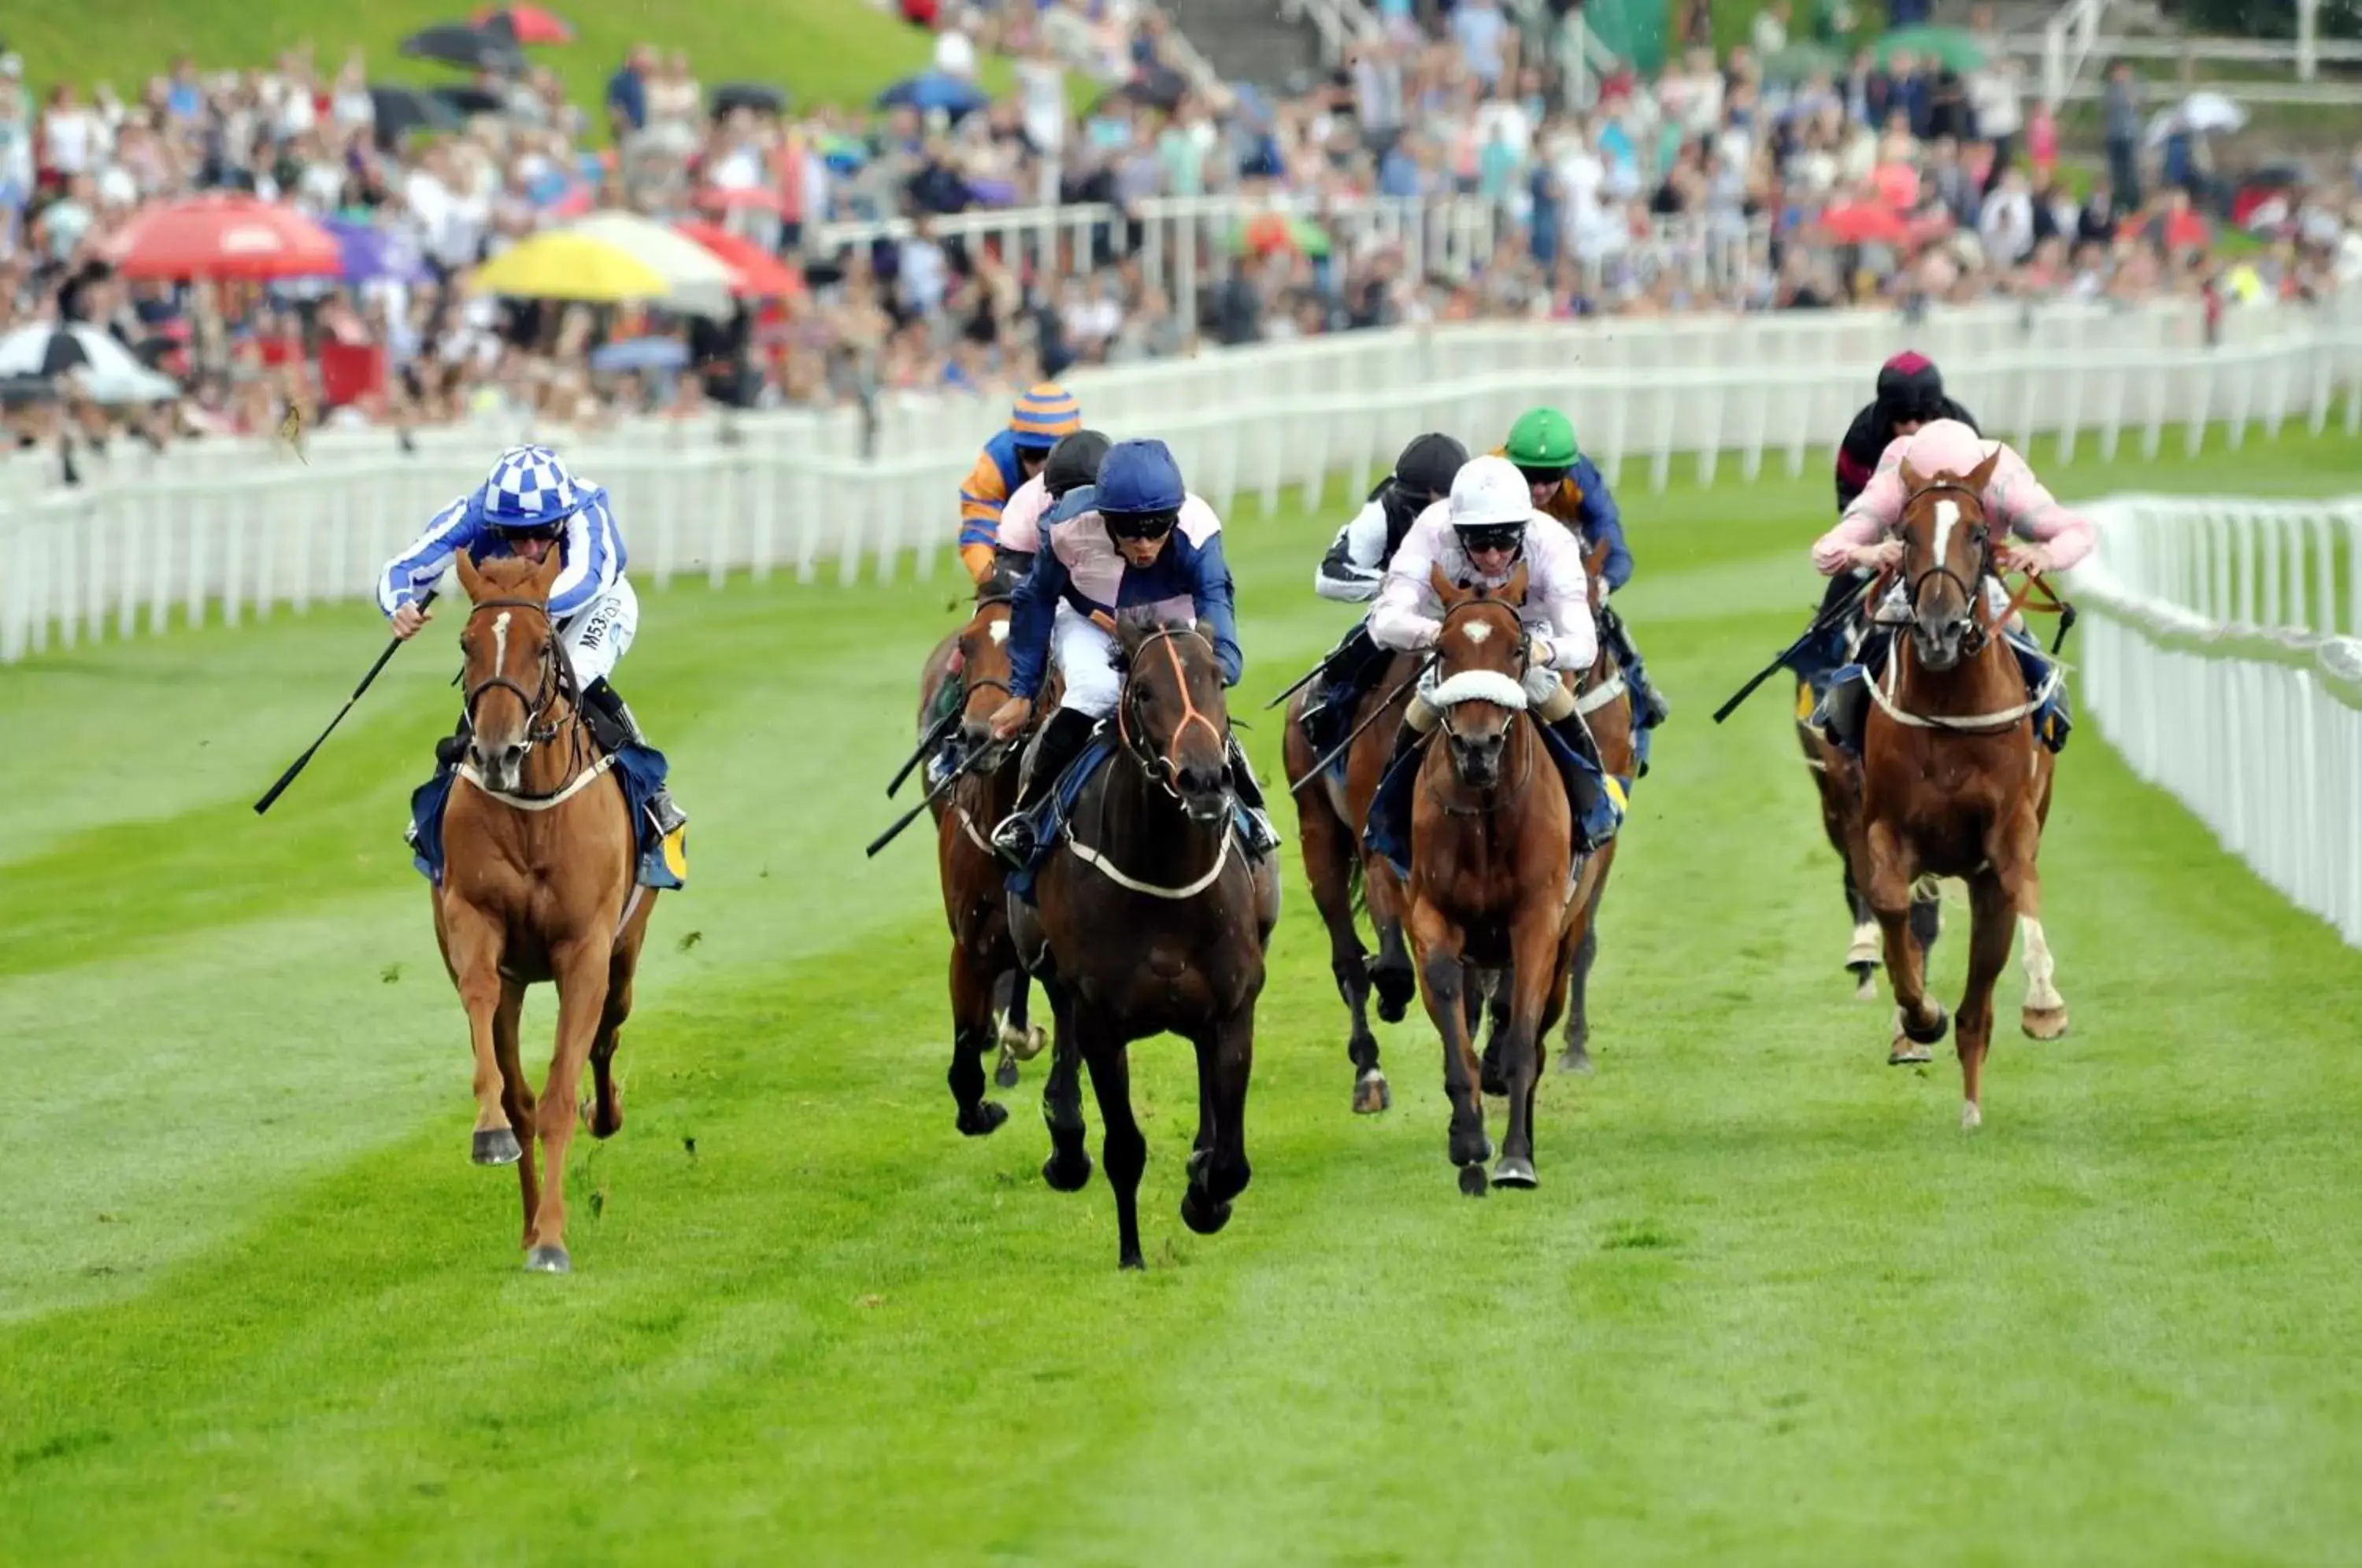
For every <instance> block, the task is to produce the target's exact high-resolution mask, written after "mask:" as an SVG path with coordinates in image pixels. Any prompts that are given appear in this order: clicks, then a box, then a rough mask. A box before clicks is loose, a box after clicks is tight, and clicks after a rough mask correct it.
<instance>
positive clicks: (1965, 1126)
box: [1960, 1099, 1985, 1132]
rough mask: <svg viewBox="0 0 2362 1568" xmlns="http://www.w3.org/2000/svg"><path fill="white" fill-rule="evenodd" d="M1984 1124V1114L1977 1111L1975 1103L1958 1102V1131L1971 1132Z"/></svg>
mask: <svg viewBox="0 0 2362 1568" xmlns="http://www.w3.org/2000/svg"><path fill="white" fill-rule="evenodd" d="M1984 1124H1985V1113H1984V1112H1983V1111H1981V1110H1978V1109H1977V1102H1976V1101H1975V1100H1973V1099H1964V1100H1962V1101H1961V1102H1960V1131H1961V1132H1975V1131H1976V1130H1977V1129H1978V1128H1980V1127H1981V1126H1983V1125H1984Z"/></svg>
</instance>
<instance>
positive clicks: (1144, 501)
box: [992, 441, 1279, 865]
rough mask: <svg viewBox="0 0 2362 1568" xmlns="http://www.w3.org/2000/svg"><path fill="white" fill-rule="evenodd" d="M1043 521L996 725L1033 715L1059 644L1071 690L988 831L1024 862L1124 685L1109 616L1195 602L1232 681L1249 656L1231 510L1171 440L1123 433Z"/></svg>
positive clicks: (1236, 785)
mask: <svg viewBox="0 0 2362 1568" xmlns="http://www.w3.org/2000/svg"><path fill="white" fill-rule="evenodd" d="M1042 526H1043V537H1042V546H1043V547H1042V549H1041V550H1040V551H1039V553H1037V554H1036V555H1035V556H1034V558H1033V570H1032V574H1031V575H1030V576H1028V577H1027V578H1026V580H1025V581H1024V582H1023V583H1022V584H1021V585H1020V586H1019V588H1018V590H1017V598H1016V602H1015V603H1014V605H1013V606H1012V607H1011V609H1010V632H1009V668H1010V682H1009V683H1010V688H1011V690H1012V691H1013V692H1014V695H1012V696H1011V697H1010V699H1009V701H1006V702H1004V703H1002V704H1001V706H1000V710H999V712H996V713H994V714H993V716H992V732H993V734H995V735H996V736H999V738H1001V739H1004V740H1005V739H1007V738H1008V737H1009V736H1010V735H1013V734H1017V733H1018V731H1020V730H1021V729H1022V728H1023V727H1024V726H1025V723H1026V722H1027V721H1028V720H1029V719H1031V718H1032V712H1033V699H1034V698H1035V697H1036V696H1037V695H1038V694H1039V693H1040V692H1041V690H1042V685H1043V678H1044V677H1045V676H1046V674H1047V673H1048V668H1049V658H1050V657H1051V654H1052V652H1053V650H1055V654H1056V657H1057V660H1058V668H1059V670H1060V672H1061V673H1062V674H1064V675H1065V697H1064V699H1063V700H1062V701H1061V702H1060V703H1059V706H1058V711H1057V712H1054V713H1053V714H1051V716H1050V722H1049V723H1047V724H1045V725H1043V729H1042V734H1041V735H1040V737H1039V738H1038V739H1036V740H1035V741H1034V743H1033V755H1032V757H1031V758H1030V759H1029V760H1028V762H1027V766H1026V772H1025V778H1024V779H1023V781H1022V782H1021V785H1020V787H1019V790H1018V799H1017V804H1016V807H1015V809H1014V810H1012V811H1011V812H1010V814H1009V816H1008V818H1007V819H1006V820H1004V821H1003V822H1002V823H1000V825H999V827H997V828H995V829H994V830H993V834H992V843H993V847H995V848H996V849H998V850H999V851H1000V853H1001V854H1002V855H1003V856H1006V857H1007V858H1008V859H1009V860H1010V862H1011V863H1012V864H1015V865H1023V864H1025V863H1026V862H1028V861H1030V860H1031V859H1032V857H1033V854H1034V852H1035V850H1036V848H1037V845H1038V838H1037V834H1038V832H1039V826H1038V824H1037V823H1035V822H1034V821H1033V816H1034V813H1035V812H1036V810H1037V808H1039V807H1040V806H1041V805H1042V804H1043V802H1044V801H1049V800H1051V799H1052V798H1054V795H1055V792H1056V785H1057V782H1058V779H1059V778H1060V776H1061V775H1063V774H1064V773H1065V771H1066V768H1067V767H1068V765H1069V764H1071V763H1072V762H1074V760H1075V759H1076V757H1077V756H1080V755H1081V753H1082V750H1083V748H1084V746H1085V745H1087V744H1088V742H1089V740H1090V737H1091V733H1092V731H1093V729H1094V728H1095V727H1096V726H1097V725H1098V722H1099V721H1100V720H1102V719H1104V718H1106V717H1107V716H1108V715H1109V714H1110V713H1112V712H1115V709H1116V704H1117V702H1118V701H1120V700H1121V698H1122V695H1123V681H1122V679H1121V678H1120V676H1118V675H1117V674H1116V670H1115V662H1114V655H1115V646H1116V644H1115V638H1114V637H1113V636H1111V635H1109V633H1108V631H1107V629H1106V628H1105V627H1104V626H1102V625H1101V624H1099V622H1100V619H1101V618H1109V619H1111V618H1113V617H1116V616H1120V615H1126V614H1131V615H1145V616H1149V617H1153V618H1163V617H1170V616H1177V615H1179V614H1181V613H1185V612H1186V613H1189V614H1191V615H1194V616H1195V617H1196V619H1197V621H1198V629H1199V630H1200V631H1202V632H1204V633H1205V634H1206V635H1207V637H1208V638H1209V640H1210V641H1211V642H1212V643H1213V645H1214V651H1215V654H1216V656H1217V657H1219V658H1220V662H1221V667H1222V684H1223V685H1224V686H1235V685H1237V684H1238V679H1239V675H1240V673H1241V671H1242V668H1244V664H1245V658H1244V656H1243V655H1242V654H1241V653H1240V651H1239V635H1238V624H1237V616H1236V613H1235V611H1234V610H1233V607H1232V603H1231V599H1232V589H1231V569H1230V567H1229V565H1228V564H1227V563H1225V562H1224V560H1223V559H1222V525H1221V520H1220V518H1218V517H1216V516H1215V515H1214V509H1213V508H1212V507H1210V506H1209V505H1207V504H1206V502H1204V501H1203V500H1201V499H1200V498H1198V496H1196V495H1193V494H1191V493H1189V491H1187V489H1186V488H1185V487H1184V486H1183V484H1182V482H1181V469H1180V466H1179V465H1178V464H1176V463H1175V462H1174V460H1173V454H1172V452H1171V451H1170V450H1169V449H1168V448H1167V447H1165V445H1164V442H1162V441H1119V442H1118V443H1116V444H1115V446H1113V447H1109V450H1108V454H1107V458H1106V459H1105V460H1104V461H1103V462H1101V463H1100V465H1099V472H1098V483H1097V484H1096V485H1094V486H1089V487H1086V488H1084V489H1082V490H1077V491H1073V492H1072V493H1071V494H1069V495H1067V497H1066V498H1065V500H1064V501H1061V502H1059V503H1058V505H1057V507H1056V508H1055V509H1054V510H1053V511H1052V512H1051V513H1049V515H1048V516H1047V517H1045V518H1043V525H1042ZM1227 738H1228V741H1229V745H1230V752H1231V787H1232V788H1233V789H1234V790H1237V791H1238V798H1239V803H1240V804H1241V805H1242V806H1243V807H1245V808H1246V815H1247V817H1248V819H1249V823H1250V824H1251V828H1250V836H1249V841H1248V849H1249V851H1250V852H1251V853H1252V854H1253V855H1255V856H1264V855H1267V854H1269V853H1270V852H1271V851H1272V850H1273V849H1275V848H1276V847H1277V846H1278V844H1279V835H1278V834H1277V833H1275V832H1274V831H1273V829H1272V825H1271V819H1270V817H1269V816H1268V815H1266V814H1265V812H1264V801H1263V791H1262V790H1260V789H1258V788H1257V787H1256V785H1255V778H1254V772H1253V769H1252V768H1251V767H1248V765H1247V759H1246V756H1245V754H1244V753H1242V751H1241V750H1240V749H1239V743H1238V737H1237V736H1236V735H1231V736H1229V737H1227Z"/></svg>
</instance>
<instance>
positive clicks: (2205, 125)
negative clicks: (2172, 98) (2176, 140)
mask: <svg viewBox="0 0 2362 1568" xmlns="http://www.w3.org/2000/svg"><path fill="white" fill-rule="evenodd" d="M2246 123H2247V111H2246V110H2245V109H2243V108H2241V107H2239V105H2237V104H2236V103H2235V102H2233V101H2232V100H2231V99H2229V98H2227V97H2224V95H2223V94H2220V93H2215V92H2211V91H2210V92H2198V93H2192V94H2190V96H2189V97H2187V98H2184V99H2183V100H2181V102H2180V103H2179V104H2177V105H2174V106H2173V107H2172V108H2170V109H2166V110H2163V111H2161V112H2160V113H2158V115H2157V116H2156V117H2155V118H2153V119H2151V120H2150V121H2149V123H2148V138H2147V139H2148V145H2149V146H2151V147H2159V146H2162V145H2163V144H2164V142H2165V139H2166V138H2168V137H2169V136H2171V135H2173V134H2174V133H2175V132H2176V131H2188V132H2189V133H2190V134H2191V135H2192V136H2207V135H2211V134H2213V132H2216V131H2235V130H2237V129H2238V128H2239V127H2241V126H2244V125H2246Z"/></svg>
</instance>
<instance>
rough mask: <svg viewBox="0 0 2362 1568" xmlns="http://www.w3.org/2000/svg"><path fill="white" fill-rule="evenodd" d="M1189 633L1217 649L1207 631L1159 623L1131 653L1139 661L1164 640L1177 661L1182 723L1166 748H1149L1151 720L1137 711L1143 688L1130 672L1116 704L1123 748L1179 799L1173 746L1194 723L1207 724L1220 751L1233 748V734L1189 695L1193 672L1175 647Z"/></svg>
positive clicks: (1175, 677)
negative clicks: (1148, 729)
mask: <svg viewBox="0 0 2362 1568" xmlns="http://www.w3.org/2000/svg"><path fill="white" fill-rule="evenodd" d="M1185 636H1187V637H1195V638H1197V639H1198V641H1199V642H1201V643H1204V644H1205V645H1206V646H1207V648H1208V649H1209V651H1210V650H1211V649H1212V648H1213V646H1214V645H1213V643H1212V642H1211V641H1210V640H1209V638H1208V637H1207V636H1206V634H1205V633H1203V632H1200V631H1199V630H1198V628H1197V627H1195V626H1157V627H1153V628H1152V629H1151V630H1150V631H1149V633H1148V635H1146V636H1143V637H1142V638H1141V640H1140V645H1139V646H1137V647H1135V648H1133V649H1132V650H1131V656H1130V657H1131V661H1132V662H1133V663H1137V662H1138V660H1139V658H1140V656H1141V655H1142V654H1143V653H1145V652H1146V651H1147V650H1148V648H1149V646H1150V645H1152V644H1156V643H1162V644H1164V645H1165V648H1164V654H1165V657H1167V658H1170V659H1171V660H1172V661H1173V683H1174V686H1175V689H1176V690H1178V691H1179V693H1180V696H1181V709H1182V712H1181V722H1180V723H1177V724H1175V725H1174V726H1173V734H1172V735H1171V736H1170V737H1169V738H1168V739H1167V740H1166V741H1165V743H1164V748H1163V749H1162V750H1161V751H1150V750H1148V749H1147V723H1146V721H1145V720H1144V719H1142V717H1141V715H1140V714H1139V712H1137V709H1138V708H1139V705H1140V703H1141V702H1142V701H1143V695H1142V686H1141V684H1140V682H1139V681H1137V680H1135V679H1131V675H1130V673H1129V672H1127V674H1126V676H1125V678H1124V683H1123V698H1122V701H1120V702H1118V703H1117V704H1116V710H1115V731H1116V736H1117V738H1118V739H1119V740H1120V741H1121V742H1122V745H1123V749H1124V750H1125V751H1126V752H1128V753H1130V754H1131V758H1132V760H1133V761H1135V762H1137V763H1139V764H1140V766H1141V768H1142V771H1143V772H1145V773H1146V774H1147V775H1148V776H1149V778H1152V779H1153V780H1155V782H1156V784H1157V785H1158V786H1159V787H1160V788H1161V789H1163V790H1164V792H1165V793H1166V794H1168V795H1170V796H1172V797H1173V798H1174V799H1175V801H1178V800H1180V799H1181V798H1182V797H1181V764H1180V762H1179V760H1178V759H1177V758H1175V756H1174V755H1173V748H1174V747H1175V746H1176V745H1180V744H1181V737H1182V736H1183V735H1185V734H1188V733H1189V726H1190V725H1191V724H1203V725H1205V726H1206V728H1207V729H1208V730H1209V732H1211V733H1212V734H1213V737H1214V746H1215V749H1216V750H1218V751H1220V753H1221V754H1222V756H1224V757H1225V758H1226V759H1227V758H1228V757H1229V756H1230V749H1231V737H1230V736H1229V734H1226V733H1225V732H1224V731H1223V729H1222V727H1221V726H1220V724H1218V723H1214V721H1213V720H1211V719H1209V718H1208V717H1207V716H1206V715H1205V714H1204V713H1203V712H1199V711H1198V704H1197V701H1196V700H1195V699H1193V698H1192V697H1191V696H1190V695H1189V672H1188V671H1187V669H1186V668H1183V667H1182V664H1181V655H1180V653H1179V652H1178V651H1177V650H1176V649H1175V648H1174V647H1173V646H1171V645H1172V644H1173V643H1174V642H1175V640H1176V639H1178V638H1181V637H1185Z"/></svg>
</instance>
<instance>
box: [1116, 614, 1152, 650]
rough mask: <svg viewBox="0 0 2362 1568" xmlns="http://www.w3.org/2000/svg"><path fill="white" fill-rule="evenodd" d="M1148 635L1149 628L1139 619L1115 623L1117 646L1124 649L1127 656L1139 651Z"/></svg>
mask: <svg viewBox="0 0 2362 1568" xmlns="http://www.w3.org/2000/svg"><path fill="white" fill-rule="evenodd" d="M1147 637H1148V628H1147V627H1146V626H1143V625H1142V624H1140V623H1139V622H1137V621H1118V622H1117V623H1116V624H1115V640H1116V646H1118V647H1120V648H1121V649H1122V650H1123V655H1124V657H1126V658H1130V657H1131V656H1132V655H1133V654H1136V653H1138V652H1139V651H1140V645H1141V644H1142V642H1144V641H1145V640H1146V639H1147Z"/></svg>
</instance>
